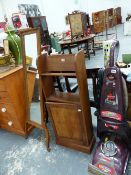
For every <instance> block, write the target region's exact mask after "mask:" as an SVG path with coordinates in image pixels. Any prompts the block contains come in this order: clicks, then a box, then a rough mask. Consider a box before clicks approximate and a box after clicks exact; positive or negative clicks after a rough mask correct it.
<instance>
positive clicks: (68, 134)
mask: <svg viewBox="0 0 131 175" xmlns="http://www.w3.org/2000/svg"><path fill="white" fill-rule="evenodd" d="M46 104H47V107H48V111H49V112H50V116H51V118H52V121H53V123H54V129H55V131H56V135H57V137H63V138H66V139H71V140H72V141H81V142H82V140H83V129H82V126H83V125H82V124H81V122H82V121H81V120H82V117H81V109H80V108H78V106H77V105H74V104H66V103H50V102H47V103H46Z"/></svg>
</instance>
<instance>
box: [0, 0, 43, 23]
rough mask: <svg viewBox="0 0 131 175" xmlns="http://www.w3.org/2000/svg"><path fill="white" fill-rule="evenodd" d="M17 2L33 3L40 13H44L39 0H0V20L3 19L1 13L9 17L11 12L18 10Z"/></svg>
mask: <svg viewBox="0 0 131 175" xmlns="http://www.w3.org/2000/svg"><path fill="white" fill-rule="evenodd" d="M18 4H35V5H38V7H39V9H40V11H41V13H42V14H44V12H43V8H42V6H41V1H40V0H13V1H11V0H0V7H2V11H0V21H2V20H3V14H6V15H7V17H8V18H9V19H10V17H11V16H12V13H17V12H19V9H18ZM1 12H2V13H1ZM1 14H2V15H1Z"/></svg>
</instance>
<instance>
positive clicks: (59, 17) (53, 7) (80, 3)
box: [42, 0, 88, 32]
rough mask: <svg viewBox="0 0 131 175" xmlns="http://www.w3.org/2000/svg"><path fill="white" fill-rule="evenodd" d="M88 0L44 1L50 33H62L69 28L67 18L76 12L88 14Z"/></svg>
mask: <svg viewBox="0 0 131 175" xmlns="http://www.w3.org/2000/svg"><path fill="white" fill-rule="evenodd" d="M87 1H88V0H42V4H43V9H44V13H45V15H46V18H47V22H48V28H49V31H50V32H59V31H60V32H61V31H65V30H66V29H68V28H69V26H67V25H66V23H65V16H66V15H68V13H71V12H72V11H74V10H81V11H86V12H87V8H88V7H87V4H88V3H87Z"/></svg>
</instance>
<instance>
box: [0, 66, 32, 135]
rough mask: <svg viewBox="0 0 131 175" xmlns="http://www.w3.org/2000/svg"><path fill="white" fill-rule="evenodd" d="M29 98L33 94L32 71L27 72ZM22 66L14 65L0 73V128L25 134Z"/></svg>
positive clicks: (26, 131)
mask: <svg viewBox="0 0 131 175" xmlns="http://www.w3.org/2000/svg"><path fill="white" fill-rule="evenodd" d="M27 76H28V79H27V82H28V84H29V89H28V90H29V99H31V98H32V95H33V85H34V83H33V80H34V77H35V76H34V72H31V71H28V73H27ZM25 101H26V92H25V77H24V68H23V67H22V66H18V67H14V68H12V69H10V70H8V71H6V72H3V73H1V74H0V128H3V129H6V130H8V131H12V132H15V133H17V134H20V135H22V136H27V134H28V131H29V130H30V129H31V127H30V128H28V127H26V120H27V115H28V114H27V110H26V109H27V106H26V103H25Z"/></svg>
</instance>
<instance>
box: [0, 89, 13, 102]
mask: <svg viewBox="0 0 131 175" xmlns="http://www.w3.org/2000/svg"><path fill="white" fill-rule="evenodd" d="M9 102H11V100H10V97H9V95H8V92H6V91H0V103H9Z"/></svg>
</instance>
